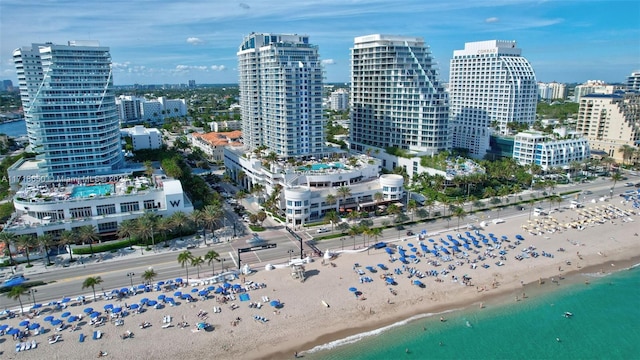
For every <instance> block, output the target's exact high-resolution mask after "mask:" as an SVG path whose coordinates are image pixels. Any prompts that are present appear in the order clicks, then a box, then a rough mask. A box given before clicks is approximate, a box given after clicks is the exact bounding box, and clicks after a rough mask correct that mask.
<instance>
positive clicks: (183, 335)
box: [0, 202, 640, 359]
mask: <svg viewBox="0 0 640 360" xmlns="http://www.w3.org/2000/svg"><path fill="white" fill-rule="evenodd" d="M606 207H615V208H617V209H618V210H621V211H624V212H626V215H622V213H621V211H617V210H616V209H612V208H609V211H607V210H606ZM631 211H632V209H631V207H630V205H622V204H615V203H609V202H607V203H599V204H597V205H596V204H589V206H587V207H586V208H582V209H572V210H564V211H562V212H559V213H554V214H552V217H551V218H546V217H545V218H539V217H532V218H531V220H528V217H527V216H519V217H516V218H512V219H506V222H505V223H502V224H491V225H489V226H487V228H485V229H482V230H480V232H481V233H482V234H485V235H488V234H489V233H493V234H495V235H496V237H497V238H499V239H502V236H506V237H507V240H508V241H502V242H501V244H500V248H494V247H496V246H497V244H495V243H493V242H489V245H490V246H489V245H487V244H484V243H481V246H482V247H475V246H473V245H472V246H471V248H472V249H471V250H468V251H467V250H465V253H466V255H467V256H465V254H463V253H458V254H453V255H451V258H452V261H443V260H442V259H439V260H438V259H436V257H435V256H434V255H432V254H429V255H424V254H422V253H421V254H420V255H418V256H416V257H417V259H418V260H419V261H418V262H416V263H414V262H413V261H411V262H409V263H408V264H402V263H401V262H400V261H399V260H395V261H393V262H391V261H390V255H389V254H387V252H386V250H385V249H377V250H373V249H372V250H370V251H369V252H367V251H366V250H365V251H361V252H339V251H337V252H338V254H336V256H335V257H334V258H332V259H331V260H325V261H322V259H315V261H313V262H311V263H309V264H307V265H306V272H307V278H306V281H304V282H301V281H300V280H297V279H294V278H292V276H291V274H290V273H291V271H290V270H289V269H275V270H271V271H266V270H264V266H262V267H257V266H254V269H255V270H257V271H255V272H254V273H252V274H250V275H246V276H245V279H238V280H236V281H233V282H232V283H239V284H242V283H243V280H244V282H246V283H247V284H249V283H250V282H252V283H253V284H262V283H264V284H266V287H258V286H255V287H256V289H250V290H248V291H247V292H246V294H248V295H249V297H250V299H249V300H247V301H241V300H240V298H239V294H235V297H236V299H235V300H229V301H227V302H226V303H222V302H220V295H215V294H211V295H210V296H209V299H207V300H197V301H195V302H190V303H189V302H187V301H185V300H178V302H177V303H176V306H165V307H164V308H161V309H155V308H152V307H147V308H146V311H144V312H142V313H139V314H135V313H133V311H130V314H129V315H128V316H126V317H123V318H122V320H123V322H124V323H123V324H122V325H120V326H116V325H115V324H113V323H111V322H109V321H108V319H106V316H107V313H106V312H105V311H104V310H103V308H104V305H106V304H107V303H112V304H114V306H116V307H124V306H125V303H126V304H127V305H128V306H130V305H132V304H139V303H140V301H141V299H142V298H144V297H147V298H149V299H154V300H155V299H157V296H158V295H161V294H165V295H166V296H173V294H174V292H175V291H176V290H171V291H170V292H162V291H160V292H157V291H152V292H147V293H143V294H138V295H135V296H130V297H126V298H123V299H121V300H116V299H113V300H98V301H95V302H92V301H88V302H87V303H86V304H84V305H82V304H80V303H78V302H75V301H72V302H70V305H69V306H68V307H67V309H64V310H62V311H59V310H53V308H52V307H51V306H44V307H43V309H42V311H41V313H40V314H39V315H38V316H37V317H34V318H33V319H28V320H29V321H30V322H31V323H33V322H37V323H40V324H41V326H42V327H43V328H44V329H46V330H48V331H47V332H45V333H44V334H40V335H31V336H29V337H28V338H26V339H24V340H23V341H29V342H31V341H32V340H35V341H36V342H37V348H35V349H30V350H25V351H20V352H16V350H15V348H16V343H18V342H19V341H18V340H14V339H12V336H11V335H8V334H5V335H3V336H0V351H2V355H3V357H4V358H7V359H43V358H45V357H46V358H47V359H84V358H87V357H97V355H98V353H99V352H100V351H105V352H107V353H108V355H107V357H108V358H114V359H125V358H126V359H150V358H154V359H174V358H177V357H179V356H182V357H184V356H188V357H189V358H195V357H203V356H207V357H211V356H212V355H213V356H215V357H216V358H218V359H240V358H241V359H284V358H293V354H294V352H296V351H297V352H299V353H300V354H304V351H306V350H309V349H312V348H313V347H314V346H316V345H320V344H324V343H327V342H329V341H332V340H337V339H341V338H344V337H346V336H349V335H354V334H357V333H361V332H364V331H367V330H371V329H375V328H379V327H382V326H385V325H389V324H392V323H394V322H397V321H400V320H403V319H407V318H409V317H411V316H412V315H416V314H421V313H430V312H431V313H437V312H440V311H444V310H447V309H453V308H461V307H465V306H478V305H477V304H479V303H481V302H485V303H487V302H490V301H491V299H493V298H496V297H500V296H502V297H505V296H509V297H511V298H512V299H513V301H516V299H515V297H518V299H517V300H518V301H520V300H524V299H522V293H523V292H524V291H523V288H529V287H540V288H545V287H548V288H549V289H551V288H552V287H553V286H556V282H557V281H562V280H561V279H562V278H563V277H568V276H569V275H570V274H572V273H575V272H604V273H609V272H612V271H616V270H619V269H622V268H623V267H624V266H625V264H626V263H627V262H628V261H630V260H632V259H636V258H638V257H640V246H638V240H640V238H638V237H637V235H636V233H637V232H640V231H639V230H638V229H639V228H640V227H639V226H638V223H639V222H640V217H639V216H638V215H636V214H635V213H631ZM605 217H608V219H607V218H605ZM578 222H581V224H578ZM572 223H573V224H574V225H576V228H572V227H570V226H569V228H567V226H566V225H567V224H572ZM580 226H582V227H583V230H579V229H578V228H580ZM523 227H526V229H525V228H523ZM465 231H467V230H464V231H460V233H461V234H463V236H465V235H464V232H465ZM471 233H472V234H473V231H471ZM534 233H535V234H536V235H533V234H534ZM457 234H458V232H457V231H451V232H442V233H439V234H428V236H427V238H431V239H434V240H435V242H439V239H440V238H442V239H444V240H447V235H451V236H453V237H454V238H457ZM516 234H521V235H522V236H523V237H524V240H523V241H521V242H520V243H517V239H516V237H515V236H516ZM418 242H419V241H418V239H417V238H416V237H412V238H410V239H403V240H401V241H398V242H394V243H393V245H399V246H402V247H403V248H404V249H405V250H407V253H411V254H416V255H417V253H415V252H410V250H409V249H410V246H409V244H413V245H414V246H416V247H417V248H418V249H420V246H419V245H418ZM424 243H425V245H429V247H431V243H429V241H428V240H426V239H425V241H424ZM319 247H320V248H321V249H322V244H321V243H320V244H319ZM561 248H562V249H563V251H559V250H560V249H561ZM323 250H324V249H323ZM331 250H339V249H331ZM474 250H475V251H474ZM501 250H504V255H502V256H504V257H503V258H502V259H501V258H500V251H501ZM523 250H526V251H523ZM418 252H420V251H418ZM476 252H477V253H476ZM534 252H535V253H537V254H539V256H537V257H534V256H533V253H534ZM543 253H544V254H549V255H550V256H549V255H547V256H545V255H543ZM517 255H521V256H522V255H523V257H524V258H523V259H522V260H517V259H516V258H515V257H516V256H517ZM392 256H394V257H395V258H396V259H397V258H398V252H397V250H396V251H394V255H392ZM478 256H483V257H485V259H484V260H477V258H478ZM494 256H495V257H494ZM472 259H476V260H477V261H476V264H475V265H476V266H475V268H472V266H471V264H470V260H472ZM435 260H438V262H439V265H437V266H435V265H434V264H433V261H435ZM497 262H502V263H503V265H501V266H498V265H497V264H496V263H497ZM356 263H357V264H359V265H360V266H359V267H355V264H356ZM377 264H383V265H385V267H386V268H387V269H388V270H383V269H381V268H380V267H378V266H377ZM483 264H487V265H488V267H487V268H484V267H482V265H483ZM367 266H371V267H373V268H375V269H376V272H375V273H374V272H372V271H370V270H369V269H367V268H366V267H367ZM450 266H452V268H453V266H454V267H455V270H448V273H447V274H443V273H442V271H443V270H444V269H448V268H449V267H450ZM396 269H399V270H400V271H401V273H399V272H396ZM358 270H360V271H362V273H361V274H358V272H357V271H358ZM432 270H435V271H437V272H438V273H439V275H438V276H426V277H424V278H421V279H419V280H420V281H421V282H422V283H423V284H424V287H419V286H416V285H414V284H413V281H414V280H416V279H417V276H414V277H412V278H407V274H408V273H409V272H411V271H417V272H419V273H423V274H426V273H428V272H429V271H432ZM383 274H386V276H387V277H393V279H394V280H395V282H396V284H395V285H388V284H387V283H386V281H385V280H384V276H383V278H381V275H383ZM87 275H90V274H87ZM465 275H466V276H468V277H470V280H469V281H468V283H467V284H466V285H465V284H463V277H464V276H465ZM366 277H368V278H370V279H371V281H370V282H367V281H362V282H361V280H362V279H363V278H366ZM216 286H217V285H216ZM242 286H247V287H249V285H245V284H242ZM585 286H586V285H585ZM204 287H205V288H206V287H207V286H206V285H205V286H204ZM351 287H354V288H356V291H352V290H350V288H351ZM192 288H194V287H192V286H185V287H184V288H180V289H177V290H178V291H182V292H183V293H187V292H188V293H191V291H192ZM196 288H198V289H202V288H203V286H202V285H201V286H196ZM390 288H391V289H393V292H395V295H394V294H393V293H392V291H390V290H389V289H390ZM532 293H535V292H532ZM356 294H357V296H356ZM533 296H535V295H533ZM194 297H197V296H194ZM266 298H268V299H269V300H268V301H264V300H265V299H266ZM272 300H278V301H279V302H280V303H281V304H282V306H281V307H280V308H279V309H276V308H274V307H273V306H271V305H270V304H269V302H271V301H272ZM256 302H261V303H262V307H261V308H260V309H258V308H255V307H253V306H250V303H256ZM323 302H324V303H326V304H327V305H328V306H325V304H324V303H323ZM234 304H235V306H234V307H237V308H235V309H233V310H232V309H231V308H232V305H234ZM86 307H93V308H94V309H96V310H98V311H100V312H101V313H102V315H101V316H104V317H105V319H106V320H107V321H106V324H104V325H102V326H100V327H94V326H92V325H91V324H90V318H89V317H88V316H87V315H86V314H84V313H83V309H84V308H86ZM214 307H215V308H220V310H221V311H220V312H214ZM64 311H69V312H70V313H71V314H72V315H81V314H82V315H83V316H84V317H83V318H82V319H81V320H79V321H77V322H75V323H74V324H77V325H78V326H79V329H78V330H76V331H73V332H72V331H70V330H69V329H65V330H63V331H61V332H59V334H60V335H61V341H58V342H57V343H55V344H49V343H48V341H47V337H49V336H51V335H52V334H54V333H55V332H56V331H55V329H54V326H52V325H51V324H50V323H49V322H47V321H45V320H44V318H45V317H46V316H54V318H61V314H62V312H64ZM198 313H206V315H204V316H202V317H198ZM166 316H171V317H172V326H171V327H167V328H163V325H165V323H163V318H165V317H166ZM254 316H259V317H261V318H264V319H265V320H266V321H259V320H255V319H254ZM238 318H239V319H240V320H238ZM24 319H26V317H14V318H11V319H4V320H0V324H8V325H9V326H11V327H18V323H20V322H21V321H23V320H24ZM183 321H185V322H187V323H188V324H189V326H187V327H184V328H181V327H180V326H178V323H179V322H183ZM143 322H149V323H150V324H151V326H149V327H147V328H145V329H141V328H140V327H139V324H141V323H143ZM198 322H206V323H208V324H210V325H211V326H210V327H209V328H208V329H206V330H200V331H196V324H197V323H198ZM20 328H21V329H24V326H23V327H20ZM96 330H100V331H101V332H102V333H103V336H102V338H101V339H99V340H93V339H92V334H93V332H94V331H96ZM127 331H130V332H131V333H133V337H131V338H127V339H122V338H121V335H123V334H125V333H126V332H127ZM80 334H84V335H85V336H86V337H87V338H86V339H85V340H84V342H80V341H79V336H80Z"/></svg>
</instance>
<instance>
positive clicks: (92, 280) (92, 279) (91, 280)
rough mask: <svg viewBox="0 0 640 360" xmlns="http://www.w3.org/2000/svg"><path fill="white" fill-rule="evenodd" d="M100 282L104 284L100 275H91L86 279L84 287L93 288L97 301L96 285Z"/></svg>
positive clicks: (94, 299)
mask: <svg viewBox="0 0 640 360" xmlns="http://www.w3.org/2000/svg"><path fill="white" fill-rule="evenodd" d="M100 284H102V278H101V277H100V276H89V277H88V278H86V279H84V282H83V283H82V289H86V288H91V290H92V291H93V301H96V285H100Z"/></svg>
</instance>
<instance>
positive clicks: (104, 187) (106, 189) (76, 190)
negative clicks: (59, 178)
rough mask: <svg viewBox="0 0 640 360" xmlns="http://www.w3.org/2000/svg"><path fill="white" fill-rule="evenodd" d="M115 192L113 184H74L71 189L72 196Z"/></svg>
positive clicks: (81, 196)
mask: <svg viewBox="0 0 640 360" xmlns="http://www.w3.org/2000/svg"><path fill="white" fill-rule="evenodd" d="M112 192H113V185H112V184H100V185H86V186H85V185H78V186H74V187H73V190H72V191H71V197H72V198H86V197H92V196H102V195H106V194H107V193H112Z"/></svg>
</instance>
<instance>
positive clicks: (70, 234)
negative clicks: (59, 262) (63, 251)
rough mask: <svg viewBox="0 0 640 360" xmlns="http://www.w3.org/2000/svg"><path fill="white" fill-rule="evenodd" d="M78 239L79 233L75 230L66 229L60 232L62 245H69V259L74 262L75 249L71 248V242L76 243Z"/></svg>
mask: <svg viewBox="0 0 640 360" xmlns="http://www.w3.org/2000/svg"><path fill="white" fill-rule="evenodd" d="M76 239H77V234H76V232H75V231H71V230H65V231H63V232H62V233H60V239H59V243H60V244H62V245H66V246H69V261H70V262H73V261H74V260H73V251H72V250H71V244H75V243H76Z"/></svg>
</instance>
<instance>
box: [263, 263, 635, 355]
mask: <svg viewBox="0 0 640 360" xmlns="http://www.w3.org/2000/svg"><path fill="white" fill-rule="evenodd" d="M603 260H604V258H603ZM612 262H613V263H616V270H615V271H610V272H604V274H602V277H606V276H608V275H611V274H614V273H619V272H621V271H628V270H630V269H632V268H634V267H636V266H640V255H639V254H636V255H634V256H632V257H630V258H626V259H612ZM603 265H609V261H603V262H602V263H600V264H591V265H589V266H587V267H585V268H582V269H574V270H571V271H570V272H567V273H566V274H564V275H565V276H564V277H563V280H562V281H563V286H553V287H551V286H540V285H538V282H537V281H533V282H529V283H525V284H524V285H520V287H517V286H512V287H509V288H504V289H501V290H499V291H498V292H495V293H491V294H488V295H487V294H484V296H483V297H482V298H480V299H473V301H471V302H470V301H469V299H464V300H460V301H457V302H452V303H449V304H442V305H439V306H427V307H425V308H420V309H416V310H415V311H412V312H407V313H406V314H402V315H400V316H399V317H394V318H390V319H385V320H381V321H379V322H373V323H370V324H366V325H361V326H358V327H353V328H347V329H342V330H339V331H337V332H333V333H330V334H323V335H321V336H319V337H317V338H316V339H314V340H312V341H306V342H305V343H304V344H301V345H297V346H290V347H288V348H287V349H286V350H279V351H276V352H272V353H268V354H262V358H263V359H284V358H287V357H290V356H291V354H293V353H295V352H296V351H297V352H298V353H299V354H300V355H304V354H306V353H315V352H317V351H326V350H327V349H320V347H322V346H325V345H329V344H331V343H335V342H338V341H342V340H346V339H348V338H352V337H356V336H358V337H359V338H364V337H368V336H373V334H371V333H372V332H374V331H376V330H381V333H384V332H385V331H387V330H389V329H391V328H393V327H397V326H402V325H405V324H408V323H411V322H414V321H419V320H421V319H426V318H434V317H435V316H440V315H443V314H447V313H455V312H464V311H470V310H472V309H473V306H474V305H475V304H479V303H483V304H484V305H485V306H490V307H501V306H504V305H506V304H508V303H512V302H513V295H512V293H514V292H516V291H515V290H518V289H529V293H528V294H529V295H527V297H528V298H529V297H537V296H540V295H546V294H549V293H553V292H556V291H562V290H564V289H565V288H566V285H574V284H577V283H580V282H582V281H581V280H582V279H580V278H581V277H582V276H586V275H588V274H593V273H599V269H601V268H602V267H603ZM549 279H550V278H546V279H543V280H544V281H545V284H546V285H548V283H547V282H548V281H549ZM545 284H543V285H545ZM532 287H533V288H534V289H535V290H533V289H531V288H532ZM532 290H533V291H532ZM517 293H518V294H519V291H517ZM359 335H362V336H361V337H360V336H359ZM355 341H359V339H357V340H355ZM283 345H284V344H283ZM337 346H338V347H339V346H342V344H339V345H337ZM297 349H304V350H303V351H299V350H297Z"/></svg>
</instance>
